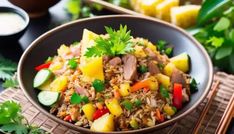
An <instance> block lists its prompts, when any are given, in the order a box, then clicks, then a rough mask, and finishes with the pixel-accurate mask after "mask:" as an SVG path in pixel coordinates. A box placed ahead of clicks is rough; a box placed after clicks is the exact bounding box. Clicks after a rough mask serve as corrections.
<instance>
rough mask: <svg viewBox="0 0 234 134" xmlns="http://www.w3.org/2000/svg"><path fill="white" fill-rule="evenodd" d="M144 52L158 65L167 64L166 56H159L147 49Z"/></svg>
mask: <svg viewBox="0 0 234 134" xmlns="http://www.w3.org/2000/svg"><path fill="white" fill-rule="evenodd" d="M145 52H146V53H147V55H148V56H149V57H150V58H151V59H153V60H155V61H157V62H158V63H160V64H166V63H168V62H169V59H168V57H167V56H165V55H160V53H155V52H153V51H152V50H151V49H149V48H146V49H145Z"/></svg>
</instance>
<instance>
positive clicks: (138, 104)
mask: <svg viewBox="0 0 234 134" xmlns="http://www.w3.org/2000/svg"><path fill="white" fill-rule="evenodd" d="M141 104H142V102H141V100H139V99H136V100H135V101H134V105H135V106H136V107H140V106H141Z"/></svg>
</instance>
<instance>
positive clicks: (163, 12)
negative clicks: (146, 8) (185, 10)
mask: <svg viewBox="0 0 234 134" xmlns="http://www.w3.org/2000/svg"><path fill="white" fill-rule="evenodd" d="M177 6H179V0H165V1H163V2H161V3H160V4H158V5H157V6H156V17H157V18H159V19H162V20H165V21H167V22H170V21H171V16H170V15H171V8H172V7H177Z"/></svg>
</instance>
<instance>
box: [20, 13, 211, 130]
mask: <svg viewBox="0 0 234 134" xmlns="http://www.w3.org/2000/svg"><path fill="white" fill-rule="evenodd" d="M105 18H135V19H142V20H146V21H151V22H154V23H160V24H162V25H164V26H167V27H170V28H172V29H175V30H177V31H178V32H180V33H182V34H183V35H184V36H186V37H187V38H188V39H189V40H191V41H192V42H193V44H194V45H196V47H197V48H198V49H200V51H201V53H202V54H203V55H204V56H205V57H204V58H205V59H206V61H207V62H208V63H207V64H208V71H209V72H208V74H209V76H208V82H207V84H206V87H205V88H204V92H203V94H202V95H201V97H200V98H199V99H198V100H197V102H195V104H194V105H192V106H191V107H190V108H189V109H188V110H187V111H185V112H183V113H181V114H180V115H178V116H176V117H173V118H172V119H170V120H168V121H165V122H163V123H160V124H157V125H155V126H152V127H147V128H143V129H137V130H130V131H113V132H108V134H122V133H141V132H150V131H153V130H157V129H159V128H163V127H166V126H169V125H170V124H172V123H175V122H176V121H178V120H180V119H181V118H183V117H184V116H186V115H188V114H189V113H190V112H192V111H193V110H194V109H195V108H196V107H197V106H198V105H199V104H200V103H201V102H202V101H203V100H204V99H205V97H206V96H207V94H208V92H209V90H210V88H211V85H212V81H213V65H212V62H211V59H210V57H209V55H208V53H207V52H206V50H205V49H204V47H203V46H202V45H201V44H200V43H199V42H198V41H197V40H196V39H195V38H194V37H192V36H191V35H190V34H189V33H187V32H186V31H185V30H183V29H182V28H179V27H177V26H174V25H172V24H170V23H168V22H164V21H162V20H158V19H152V18H150V17H143V16H132V15H105V16H97V17H92V18H85V19H80V20H76V21H72V22H69V23H66V24H63V25H61V26H58V27H56V28H54V29H52V30H50V31H48V32H46V33H44V34H43V35H41V36H40V37H38V38H37V39H36V40H34V41H33V42H32V43H31V44H30V46H29V47H28V48H27V49H26V50H25V52H24V53H23V55H22V56H21V58H20V61H19V65H18V73H17V77H18V80H19V85H20V87H21V88H22V89H23V93H24V94H25V95H26V97H27V98H28V99H29V101H30V102H31V103H32V104H33V105H34V106H35V107H36V108H37V109H39V111H41V112H42V113H44V114H45V115H46V116H48V117H49V118H51V119H52V120H54V121H56V122H59V123H61V124H63V125H65V126H67V127H68V128H72V129H74V130H77V131H81V132H85V133H97V134H101V133H103V132H95V131H92V130H90V129H87V128H83V127H78V126H75V125H74V124H71V123H69V122H66V121H63V120H62V119H60V118H58V117H56V116H55V115H52V114H50V113H49V112H48V111H46V110H45V109H44V108H42V107H40V106H39V105H38V104H36V102H35V101H34V100H33V98H32V97H31V96H30V94H28V92H27V91H26V88H25V87H24V85H23V81H22V75H21V74H22V66H23V63H24V60H25V58H26V57H27V55H28V54H29V53H30V51H31V50H32V49H33V48H34V47H35V46H36V45H37V43H38V42H40V41H41V40H43V39H45V38H47V37H48V36H50V34H53V33H56V32H57V31H59V30H62V29H64V28H66V27H68V26H71V25H73V24H77V23H80V22H86V21H92V20H96V19H105Z"/></svg>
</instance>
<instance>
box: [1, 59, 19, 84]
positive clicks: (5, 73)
mask: <svg viewBox="0 0 234 134" xmlns="http://www.w3.org/2000/svg"><path fill="white" fill-rule="evenodd" d="M16 69H17V64H16V63H14V62H12V61H11V60H8V59H5V58H3V57H2V56H0V79H2V80H6V79H10V78H11V77H12V76H13V74H14V72H15V71H16Z"/></svg>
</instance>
